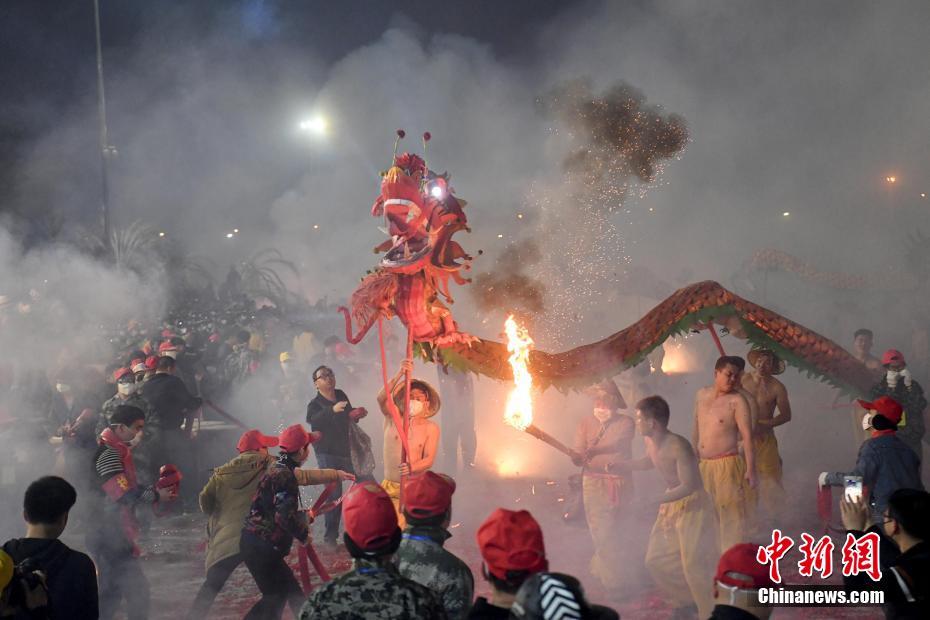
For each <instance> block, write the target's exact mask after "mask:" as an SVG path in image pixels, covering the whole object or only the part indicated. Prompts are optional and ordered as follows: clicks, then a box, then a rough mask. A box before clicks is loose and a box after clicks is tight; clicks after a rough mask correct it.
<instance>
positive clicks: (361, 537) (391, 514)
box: [342, 482, 397, 551]
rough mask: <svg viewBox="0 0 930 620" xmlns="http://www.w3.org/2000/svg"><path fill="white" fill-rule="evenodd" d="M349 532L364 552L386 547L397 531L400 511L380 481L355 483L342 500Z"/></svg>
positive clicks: (350, 536)
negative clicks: (396, 508) (378, 482)
mask: <svg viewBox="0 0 930 620" xmlns="http://www.w3.org/2000/svg"><path fill="white" fill-rule="evenodd" d="M342 521H343V523H344V524H345V530H346V534H347V535H348V536H349V538H351V539H352V542H354V543H355V544H356V545H358V547H359V548H360V549H362V550H363V551H373V550H375V549H379V548H381V547H384V546H385V545H386V544H388V542H390V541H391V538H392V537H394V536H395V535H396V533H397V512H396V511H395V510H394V504H393V503H392V502H391V498H390V497H388V494H387V493H386V492H385V491H384V489H382V488H381V487H380V486H379V485H378V484H375V483H374V482H363V483H361V484H356V485H354V486H353V487H352V488H351V489H349V492H348V493H346V496H345V499H344V500H343V501H342Z"/></svg>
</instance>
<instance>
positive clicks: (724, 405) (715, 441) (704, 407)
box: [694, 386, 749, 459]
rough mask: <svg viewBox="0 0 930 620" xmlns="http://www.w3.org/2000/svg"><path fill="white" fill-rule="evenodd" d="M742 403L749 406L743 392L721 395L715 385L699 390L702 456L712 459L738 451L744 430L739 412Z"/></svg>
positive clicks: (696, 407) (697, 403) (696, 406)
mask: <svg viewBox="0 0 930 620" xmlns="http://www.w3.org/2000/svg"><path fill="white" fill-rule="evenodd" d="M740 407H743V408H744V409H745V410H746V411H748V410H749V403H748V401H747V400H746V398H745V397H744V396H743V395H742V394H740V393H739V392H731V393H728V394H720V395H717V393H716V391H715V389H714V387H713V386H710V387H705V388H701V389H700V390H698V393H697V395H696V396H695V403H694V416H695V423H696V425H697V445H696V446H695V449H696V450H697V454H698V457H700V458H702V459H709V458H715V457H718V456H723V455H727V454H736V453H737V447H738V445H739V439H740V434H739V429H738V427H737V424H736V413H737V410H738V408H740Z"/></svg>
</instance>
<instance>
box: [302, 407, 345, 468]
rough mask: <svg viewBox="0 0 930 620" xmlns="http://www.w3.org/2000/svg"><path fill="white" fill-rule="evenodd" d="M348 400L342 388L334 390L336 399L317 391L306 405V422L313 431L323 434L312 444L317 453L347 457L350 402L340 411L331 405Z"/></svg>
mask: <svg viewBox="0 0 930 620" xmlns="http://www.w3.org/2000/svg"><path fill="white" fill-rule="evenodd" d="M342 401H346V402H349V397H348V396H346V393H345V392H343V391H342V390H336V400H334V401H332V400H328V399H327V398H326V397H325V396H323V395H322V394H320V393H319V392H317V395H316V398H314V399H313V400H311V401H310V403H309V404H308V405H307V424H309V425H310V428H311V429H313V430H315V431H320V432H322V433H323V436H322V437H321V438H320V440H319V441H317V442H316V443H314V444H313V449H314V450H315V451H316V453H317V454H329V455H332V456H342V457H346V458H349V457H350V456H351V454H350V452H349V424H353V422H352V419H351V418H350V417H349V411H351V410H352V403H351V402H349V404H348V405H346V408H345V409H343V410H342V412H341V413H336V412H335V411H333V406H334V405H335V404H336V403H338V402H342Z"/></svg>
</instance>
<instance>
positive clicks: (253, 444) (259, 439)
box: [236, 428, 278, 452]
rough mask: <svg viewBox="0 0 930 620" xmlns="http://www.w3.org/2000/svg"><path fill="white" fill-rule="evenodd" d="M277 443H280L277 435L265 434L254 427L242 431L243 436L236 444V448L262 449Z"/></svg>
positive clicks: (246, 450) (242, 450) (244, 450)
mask: <svg viewBox="0 0 930 620" xmlns="http://www.w3.org/2000/svg"><path fill="white" fill-rule="evenodd" d="M276 445H278V438H277V437H273V436H271V435H264V434H262V432H261V431H259V430H258V429H257V428H253V429H252V430H250V431H246V432H244V433H242V437H240V438H239V443H237V444H236V449H237V450H239V452H250V451H252V450H261V449H262V448H270V447H272V446H276Z"/></svg>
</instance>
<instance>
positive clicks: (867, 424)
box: [862, 413, 872, 431]
mask: <svg viewBox="0 0 930 620" xmlns="http://www.w3.org/2000/svg"><path fill="white" fill-rule="evenodd" d="M871 428H872V414H871V413H867V414H865V415H864V416H862V430H864V431H867V430H871Z"/></svg>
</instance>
